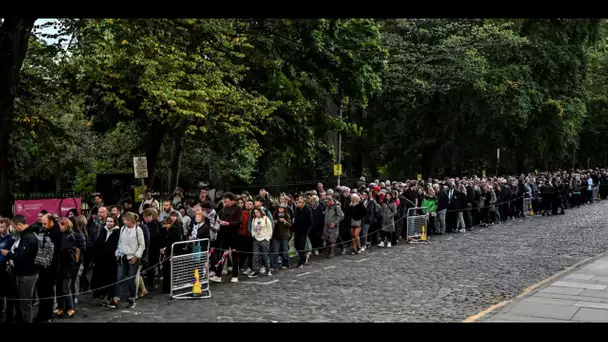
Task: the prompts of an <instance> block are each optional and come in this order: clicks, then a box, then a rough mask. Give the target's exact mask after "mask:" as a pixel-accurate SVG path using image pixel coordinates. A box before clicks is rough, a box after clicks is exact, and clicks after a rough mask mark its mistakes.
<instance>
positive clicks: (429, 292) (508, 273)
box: [70, 201, 608, 322]
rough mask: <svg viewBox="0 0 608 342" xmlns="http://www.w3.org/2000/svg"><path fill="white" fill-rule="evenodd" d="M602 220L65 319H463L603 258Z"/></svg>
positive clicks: (349, 259) (327, 263)
mask: <svg viewBox="0 0 608 342" xmlns="http://www.w3.org/2000/svg"><path fill="white" fill-rule="evenodd" d="M607 219H608V201H605V202H602V203H600V204H595V205H590V206H585V207H582V208H580V209H574V210H569V211H568V212H567V214H566V215H565V216H551V217H534V218H530V219H521V220H515V221H510V222H509V223H507V224H503V225H496V226H492V227H490V228H486V229H478V230H475V231H473V232H472V233H462V234H448V235H445V236H443V237H440V238H435V239H434V243H432V244H430V245H421V244H419V245H400V246H396V247H393V248H392V249H378V248H376V249H374V250H372V251H370V252H366V253H363V254H362V255H357V256H344V257H336V258H334V259H332V260H326V259H324V258H320V257H317V258H313V260H312V265H311V266H310V267H306V268H304V269H300V270H297V269H294V270H287V271H283V272H280V273H278V274H277V275H274V276H272V277H263V278H260V279H258V280H256V282H251V281H250V280H245V279H243V280H242V281H241V282H240V283H238V284H212V292H213V297H212V298H211V299H208V300H194V301H193V300H181V301H175V300H174V301H171V300H168V299H167V298H166V297H164V296H161V295H152V296H149V297H147V298H144V299H142V300H140V301H139V302H138V305H137V307H136V308H135V309H133V310H126V309H123V308H119V309H116V310H111V309H105V308H101V307H91V306H90V305H88V304H87V303H81V305H80V310H79V313H78V315H79V317H76V318H74V319H72V320H70V321H71V322H74V321H97V322H108V321H113V322H115V321H139V322H167V321H171V322H200V321H206V322H210V321H211V322H213V321H216V322H226V321H228V322H230V321H254V322H255V321H260V322H269V321H278V322H284V321H298V322H322V321H334V322H352V321H358V322H361V321H391V322H392V321H395V322H396V321H399V322H405V321H407V322H409V321H412V322H414V321H416V322H420V321H423V322H424V321H462V320H464V319H465V318H467V317H469V316H470V315H473V314H475V313H477V312H479V311H481V310H484V309H486V308H487V307H489V306H491V305H494V304H496V303H499V302H501V301H503V300H506V299H510V298H513V297H515V296H517V295H518V294H520V293H521V292H522V291H523V290H524V289H525V288H526V287H529V286H531V285H532V284H535V283H537V282H539V281H541V280H543V279H545V278H547V277H549V276H551V275H552V274H555V273H556V272H558V271H560V270H563V269H565V268H567V267H568V266H571V265H573V264H575V263H577V262H579V261H581V260H584V259H585V258H588V257H593V256H596V255H598V254H600V253H602V252H604V251H605V250H606V249H607V248H608V224H607V222H608V220H607ZM275 280H278V281H275ZM271 281H275V282H271ZM123 305H125V304H124V303H123Z"/></svg>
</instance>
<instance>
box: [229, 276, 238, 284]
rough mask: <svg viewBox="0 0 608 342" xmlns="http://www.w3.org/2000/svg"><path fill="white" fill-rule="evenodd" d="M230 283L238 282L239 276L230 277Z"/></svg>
mask: <svg viewBox="0 0 608 342" xmlns="http://www.w3.org/2000/svg"><path fill="white" fill-rule="evenodd" d="M230 282H231V283H238V282H239V278H237V277H232V279H230Z"/></svg>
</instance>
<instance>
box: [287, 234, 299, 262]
mask: <svg viewBox="0 0 608 342" xmlns="http://www.w3.org/2000/svg"><path fill="white" fill-rule="evenodd" d="M287 255H288V256H289V257H290V258H295V257H296V256H298V251H297V250H296V243H295V240H294V238H291V239H290V240H289V251H288V252H287Z"/></svg>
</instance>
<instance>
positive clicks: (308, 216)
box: [291, 197, 312, 268]
mask: <svg viewBox="0 0 608 342" xmlns="http://www.w3.org/2000/svg"><path fill="white" fill-rule="evenodd" d="M311 227H312V210H311V209H310V207H309V206H308V205H307V204H306V202H305V201H304V198H302V197H300V198H299V199H298V206H297V207H296V210H295V218H294V222H293V225H292V226H291V229H292V231H293V233H294V246H295V248H296V250H297V251H298V268H301V267H303V266H304V264H305V263H306V254H307V251H306V250H305V248H306V238H307V237H308V232H309V231H310V228H311Z"/></svg>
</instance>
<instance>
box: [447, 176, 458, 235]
mask: <svg viewBox="0 0 608 342" xmlns="http://www.w3.org/2000/svg"><path fill="white" fill-rule="evenodd" d="M447 195H448V211H447V213H446V216H445V225H446V230H447V231H448V232H449V233H453V232H455V231H456V223H457V222H456V221H457V219H458V207H459V198H458V191H456V184H455V183H454V180H453V179H449V180H448V191H447Z"/></svg>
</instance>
